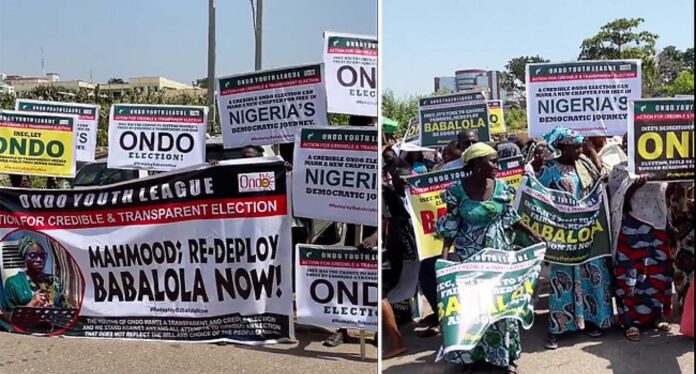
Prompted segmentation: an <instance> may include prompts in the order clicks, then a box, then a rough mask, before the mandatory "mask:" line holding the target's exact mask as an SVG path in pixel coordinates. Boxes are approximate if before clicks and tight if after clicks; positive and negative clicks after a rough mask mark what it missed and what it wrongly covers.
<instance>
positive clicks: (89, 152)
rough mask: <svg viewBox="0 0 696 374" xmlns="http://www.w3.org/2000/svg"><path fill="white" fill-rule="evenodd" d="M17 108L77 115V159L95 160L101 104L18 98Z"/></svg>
mask: <svg viewBox="0 0 696 374" xmlns="http://www.w3.org/2000/svg"><path fill="white" fill-rule="evenodd" d="M15 109H16V110H17V111H20V112H38V113H54V114H68V115H74V116H76V118H77V119H76V121H75V160H76V161H83V162H93V161H94V152H95V150H96V147H97V128H98V126H99V105H92V104H78V103H63V102H55V101H41V100H29V99H21V98H17V100H16V101H15Z"/></svg>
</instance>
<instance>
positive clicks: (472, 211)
mask: <svg viewBox="0 0 696 374" xmlns="http://www.w3.org/2000/svg"><path fill="white" fill-rule="evenodd" d="M462 161H463V163H464V170H465V171H467V172H468V173H469V175H468V176H466V177H464V178H463V179H462V180H461V181H460V182H459V183H455V184H454V185H452V186H451V187H449V188H448V189H447V190H446V191H445V192H443V193H442V195H441V197H442V200H443V201H444V202H445V203H446V204H447V214H446V215H445V216H443V217H442V218H441V219H440V220H439V221H438V223H437V236H438V237H442V238H444V244H443V248H442V258H443V259H447V258H448V254H449V252H450V248H451V247H452V244H454V249H455V254H454V256H453V257H454V259H456V261H465V260H466V259H468V258H470V257H471V256H474V255H475V254H476V253H478V252H479V251H481V250H483V249H484V248H496V249H501V250H507V251H512V250H514V249H515V247H513V246H512V239H513V238H512V237H511V233H512V232H513V230H512V229H516V230H519V231H521V232H523V233H525V234H527V235H528V236H529V237H530V239H532V240H533V241H535V242H538V241H541V240H542V239H541V238H540V237H539V236H538V235H537V234H536V233H534V232H533V231H532V230H531V229H530V228H529V227H528V226H526V225H525V224H524V223H522V222H521V221H520V217H519V216H518V215H517V212H516V211H515V209H514V208H513V207H512V200H513V197H514V189H512V188H510V187H507V185H506V184H505V183H504V182H503V181H496V180H495V172H496V170H497V153H496V151H495V149H494V148H493V147H491V146H489V145H487V144H484V143H476V144H474V145H472V146H470V147H468V149H467V150H466V151H465V152H464V154H463V155H462ZM521 352H522V350H521V346H520V332H519V323H518V321H516V320H514V319H503V320H500V321H498V322H496V323H494V324H492V325H490V326H489V328H488V329H487V330H486V331H485V333H484V335H483V337H482V338H481V341H480V342H479V344H478V345H477V346H476V347H475V348H474V349H473V350H471V351H455V352H450V353H447V354H445V355H444V357H445V360H446V361H447V362H449V363H453V364H464V365H465V367H464V370H465V372H470V371H471V370H473V368H474V366H472V364H474V363H480V362H484V361H485V362H488V363H490V364H493V365H495V366H501V367H506V368H507V371H508V373H516V372H517V362H516V360H517V359H519V357H520V354H521Z"/></svg>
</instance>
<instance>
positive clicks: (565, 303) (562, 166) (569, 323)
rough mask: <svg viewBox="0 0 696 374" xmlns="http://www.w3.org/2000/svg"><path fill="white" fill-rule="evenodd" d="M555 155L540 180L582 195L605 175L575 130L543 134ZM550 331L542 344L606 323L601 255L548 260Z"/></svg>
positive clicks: (607, 291)
mask: <svg viewBox="0 0 696 374" xmlns="http://www.w3.org/2000/svg"><path fill="white" fill-rule="evenodd" d="M544 139H545V140H546V145H547V147H549V150H550V151H552V152H554V154H555V156H556V157H555V158H554V159H552V160H550V161H547V162H546V163H545V165H544V167H543V168H542V171H541V175H540V177H539V182H541V184H543V185H544V186H546V187H547V188H551V189H555V190H560V191H565V192H568V193H570V194H571V195H573V196H574V197H575V198H577V199H581V198H583V197H585V196H586V195H587V194H588V193H590V192H591V191H592V188H593V186H594V185H595V184H596V183H597V182H598V181H599V180H600V179H602V178H603V177H604V175H603V174H601V173H600V171H599V170H598V168H597V167H595V163H593V162H592V161H590V159H588V158H587V157H586V156H585V155H584V154H583V153H582V150H583V142H584V138H583V136H582V135H579V134H577V133H576V132H575V131H573V130H570V129H566V128H562V127H557V128H555V129H554V130H553V131H552V132H551V133H549V134H547V135H546V136H544ZM549 270H550V277H551V278H550V283H551V293H550V294H549V337H548V341H547V342H546V343H545V344H544V346H545V347H546V348H547V349H556V348H558V342H557V338H558V336H559V335H561V334H563V333H566V332H572V331H580V330H585V331H586V332H587V334H588V335H590V336H591V337H599V336H602V334H603V333H602V329H607V328H609V327H610V326H611V318H612V304H611V273H610V272H609V264H608V262H607V258H606V257H601V258H597V259H594V260H590V261H587V262H585V263H583V264H579V265H561V264H550V268H549Z"/></svg>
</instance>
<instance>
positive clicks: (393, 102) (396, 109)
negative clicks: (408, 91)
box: [382, 90, 420, 136]
mask: <svg viewBox="0 0 696 374" xmlns="http://www.w3.org/2000/svg"><path fill="white" fill-rule="evenodd" d="M419 98H420V97H419V96H409V97H405V98H397V97H395V96H394V92H393V91H390V90H387V91H386V92H385V93H384V94H383V95H382V115H383V116H385V117H389V118H391V119H393V120H394V121H396V123H398V124H399V127H398V129H397V130H396V134H397V136H401V135H402V134H404V133H405V132H406V130H407V127H408V125H409V123H410V122H411V118H413V117H416V116H418V99H419Z"/></svg>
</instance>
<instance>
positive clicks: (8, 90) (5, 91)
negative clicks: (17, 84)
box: [0, 79, 15, 95]
mask: <svg viewBox="0 0 696 374" xmlns="http://www.w3.org/2000/svg"><path fill="white" fill-rule="evenodd" d="M14 92H15V90H14V87H12V86H10V85H9V84H7V83H5V82H3V81H2V80H1V79H0V95H11V94H13V93H14Z"/></svg>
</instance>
